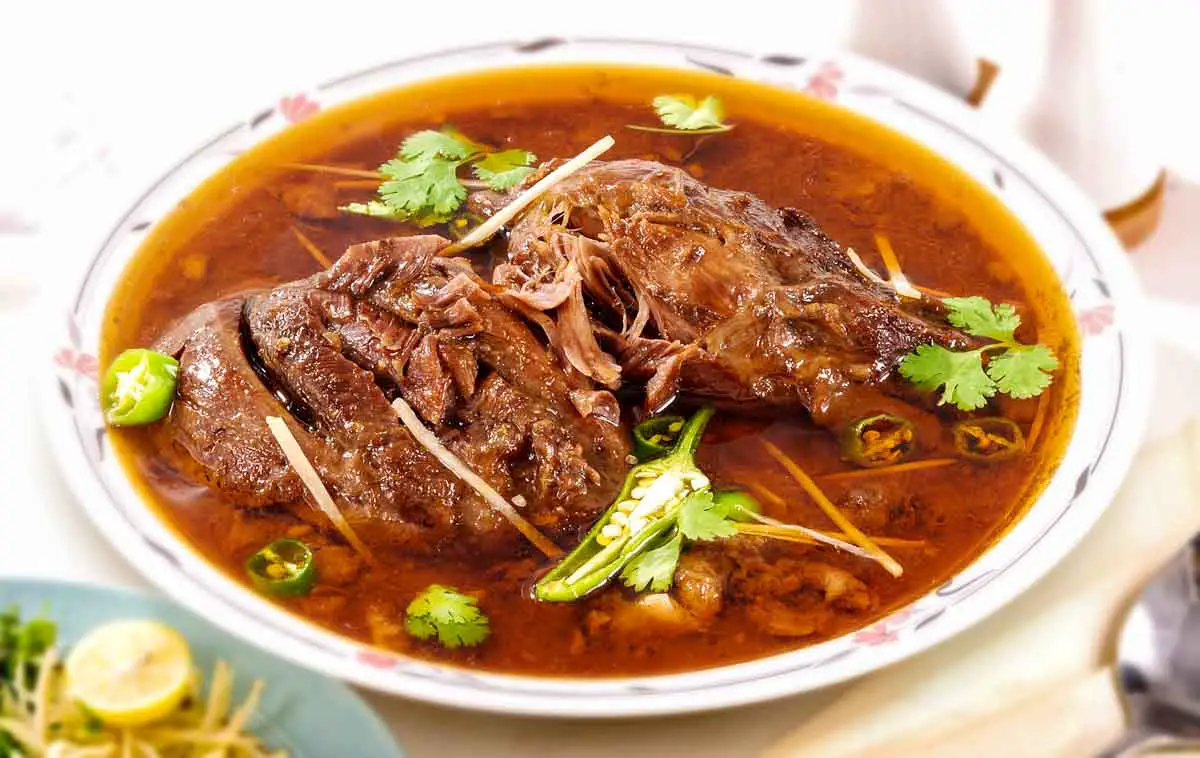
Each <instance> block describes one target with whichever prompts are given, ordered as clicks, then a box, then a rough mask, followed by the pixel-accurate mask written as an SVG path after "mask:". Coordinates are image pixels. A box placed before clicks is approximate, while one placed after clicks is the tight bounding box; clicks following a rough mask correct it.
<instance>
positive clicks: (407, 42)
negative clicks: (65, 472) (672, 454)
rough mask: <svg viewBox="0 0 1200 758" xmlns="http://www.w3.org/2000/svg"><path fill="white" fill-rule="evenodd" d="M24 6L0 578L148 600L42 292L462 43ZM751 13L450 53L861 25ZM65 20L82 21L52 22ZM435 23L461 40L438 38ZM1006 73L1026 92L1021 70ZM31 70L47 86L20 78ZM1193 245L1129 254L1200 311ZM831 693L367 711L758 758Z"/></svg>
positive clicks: (485, 730) (404, 722)
mask: <svg viewBox="0 0 1200 758" xmlns="http://www.w3.org/2000/svg"><path fill="white" fill-rule="evenodd" d="M24 5H25V6H33V5H38V6H42V7H43V9H42V10H41V11H37V10H35V9H29V10H22V11H16V13H28V14H34V13H36V14H38V15H37V17H33V16H32V15H30V16H28V17H24V18H20V19H19V23H17V24H11V23H3V22H0V26H3V27H6V31H16V32H21V31H24V32H26V33H25V34H16V35H12V36H15V37H21V38H22V39H17V40H16V44H15V45H12V44H10V43H11V42H12V41H13V40H8V41H6V42H5V44H4V45H0V72H4V73H2V74H0V76H6V77H7V79H6V80H0V84H2V85H3V89H2V90H0V97H3V98H4V101H5V102H6V103H7V104H9V105H12V104H13V103H15V106H14V107H5V108H4V109H3V112H4V113H5V114H6V118H7V119H8V121H7V123H5V124H4V126H2V127H0V129H3V130H4V132H3V134H4V136H5V139H3V140H0V145H2V146H0V166H3V167H4V171H3V172H0V347H2V348H3V356H4V358H3V360H2V361H0V367H2V369H0V397H2V398H4V399H5V401H6V402H5V403H4V409H5V413H4V419H3V421H4V423H3V424H2V425H0V451H2V452H3V455H0V493H2V494H0V524H2V525H3V526H2V527H0V534H2V535H3V537H4V539H3V544H2V545H0V576H3V575H34V576H44V577H53V578H59V579H67V580H77V581H86V582H95V583H103V584H113V585H127V586H135V587H145V586H147V583H146V582H145V580H144V579H142V578H141V577H140V576H139V575H138V573H137V572H136V571H135V570H134V569H133V568H131V567H130V566H129V565H128V564H127V563H125V561H124V560H123V559H122V557H121V556H120V555H118V554H117V553H116V552H115V551H114V550H113V549H112V548H110V547H109V546H108V545H107V544H106V543H105V542H104V541H103V539H102V538H101V537H100V536H99V534H98V533H97V532H96V531H95V530H94V529H93V528H92V527H91V525H90V524H89V523H88V522H87V521H86V519H85V517H84V516H83V514H82V512H81V511H80V509H79V508H78V507H76V505H75V503H74V501H73V498H72V497H71V495H70V494H69V493H68V492H67V491H66V489H65V486H64V485H63V483H62V482H61V481H60V479H59V477H58V475H57V471H56V468H55V462H54V461H53V460H52V458H51V453H50V450H49V448H48V445H47V443H46V440H45V435H44V433H43V432H42V430H41V428H40V426H39V419H38V416H37V410H36V408H35V406H34V404H33V402H32V399H31V398H32V395H31V392H30V389H31V388H30V387H29V382H30V376H31V373H32V372H30V371H29V368H30V366H29V365H28V363H27V362H26V361H25V360H24V357H25V356H30V355H40V354H41V353H40V351H37V350H35V349H34V347H35V344H36V341H37V340H38V332H37V331H36V329H31V326H32V325H33V324H34V322H33V316H34V304H35V301H36V296H37V293H38V291H39V290H42V289H45V288H49V287H53V286H54V272H55V271H56V270H59V269H61V267H63V266H68V265H72V262H73V261H75V260H77V259H78V258H79V257H80V256H84V255H87V254H89V253H90V252H91V250H92V243H93V241H94V240H95V239H96V237H97V235H98V234H99V233H100V232H101V231H103V230H104V228H105V225H106V224H107V223H109V222H110V221H111V220H112V219H113V218H115V217H116V216H117V213H118V212H119V211H120V209H121V208H122V206H123V204H124V203H126V202H127V201H128V200H129V198H130V197H131V196H132V194H133V193H134V192H136V190H137V189H138V188H140V187H142V186H144V185H145V184H146V183H147V181H148V180H149V179H152V178H153V177H154V176H155V175H156V174H157V173H160V172H161V171H162V170H163V169H164V168H165V167H166V166H169V165H170V164H171V163H172V162H173V161H174V160H175V159H177V158H178V156H179V155H180V154H181V153H182V152H183V151H185V150H186V149H188V148H189V147H190V146H192V145H194V144H197V143H198V142H200V141H201V140H202V139H203V138H204V137H205V136H207V135H209V134H211V133H212V132H214V131H215V130H216V129H218V128H220V127H223V126H224V125H226V124H227V123H231V122H233V121H235V120H237V119H238V118H240V117H242V116H243V115H244V114H246V113H250V112H253V111H254V110H255V109H256V108H257V107H258V106H259V105H260V104H261V103H263V102H271V101H273V100H274V99H275V98H276V97H277V96H278V95H279V93H281V92H289V91H292V90H294V89H299V88H303V87H304V86H306V85H307V84H310V83H311V82H313V81H319V80H322V79H325V78H328V77H329V76H330V75H333V74H337V73H342V72H344V71H348V70H354V69H358V68H363V67H366V66H368V65H370V64H372V63H376V62H378V61H380V60H385V59H387V58H392V57H398V56H401V55H410V54H413V53H415V52H418V51H420V50H428V49H434V48H437V47H439V46H444V45H445V44H449V43H450V41H447V40H443V39H438V38H437V35H435V34H434V33H433V32H432V31H428V30H425V31H421V30H420V26H419V24H420V22H423V21H429V20H430V19H415V20H414V19H412V18H410V17H408V16H406V15H405V14H404V13H401V12H399V11H397V8H401V7H409V8H411V7H412V5H413V4H409V3H395V2H393V3H386V4H382V3H381V4H378V5H372V4H370V3H365V2H363V1H362V0H360V1H359V2H356V3H353V4H339V5H323V6H320V7H316V6H313V7H305V6H303V5H296V4H289V5H288V6H286V7H287V8H288V10H287V11H283V10H277V11H274V12H273V11H271V10H268V9H265V7H260V4H250V3H241V4H237V3H225V2H216V3H212V2H210V3H205V4H201V6H202V7H203V8H204V10H203V12H200V11H198V10H197V11H195V14H196V15H195V17H193V18H185V17H181V16H180V15H179V14H181V13H183V12H184V11H180V10H176V9H175V8H174V7H172V8H170V9H169V10H168V8H167V5H166V4H153V5H149V4H147V5H145V6H138V7H137V10H136V11H134V10H130V9H131V8H132V7H133V6H127V8H126V9H127V10H128V11H129V12H127V13H124V14H123V13H121V12H120V9H121V6H120V4H117V7H116V8H114V6H113V4H111V3H87V4H83V3H80V4H79V6H78V7H75V8H71V7H70V5H69V4H68V5H67V7H64V6H63V5H62V4H60V3H55V4H32V3H27V4H24ZM261 5H262V6H265V5H266V4H261ZM740 5H741V6H742V9H743V12H742V13H741V14H739V16H738V18H734V19H731V20H730V22H729V23H725V22H722V23H720V24H716V23H714V22H713V21H712V19H711V18H708V17H706V14H704V13H700V12H693V13H685V12H682V11H680V10H679V9H678V8H679V6H678V4H675V3H672V4H670V6H671V7H670V8H669V9H667V8H664V9H662V10H661V11H659V10H655V9H654V8H649V7H648V4H645V3H641V4H633V3H630V4H629V5H628V7H629V8H638V7H639V6H647V7H642V8H641V15H640V16H639V17H638V18H639V19H640V20H639V21H638V23H637V24H635V26H636V27H637V28H636V29H630V28H629V25H630V21H629V17H627V16H625V15H624V14H622V13H619V12H616V10H615V9H616V8H618V7H621V6H622V3H621V2H615V3H609V4H606V5H605V6H603V7H600V6H597V7H595V9H594V10H593V11H588V12H587V14H588V15H587V21H586V26H585V27H584V26H580V24H583V23H584V22H583V21H581V20H576V21H571V22H568V21H566V20H564V18H563V15H562V14H563V12H564V10H563V7H562V6H561V4H553V5H549V4H547V5H543V6H541V7H540V8H539V10H538V11H537V12H535V13H522V12H519V9H518V10H514V9H513V8H512V5H511V4H505V5H503V6H497V5H496V4H488V6H487V7H488V8H490V10H489V11H488V12H486V13H482V12H481V11H475V12H471V11H468V10H466V8H469V7H470V6H469V5H468V6H462V8H463V10H461V11H457V10H456V11H455V14H454V15H455V16H456V17H458V22H457V23H458V24H459V25H460V26H462V27H464V29H463V30H462V31H460V32H456V33H455V34H454V39H453V40H452V42H453V43H456V44H462V43H464V42H466V41H470V40H471V39H480V40H482V39H497V38H530V37H537V36H542V35H543V34H571V33H575V34H583V33H586V34H587V35H589V36H606V35H608V36H615V35H623V36H628V35H630V34H638V36H643V37H650V38H660V39H662V38H666V39H689V40H693V41H698V42H704V43H710V44H717V45H722V46H728V47H743V48H750V49H760V50H770V51H788V50H791V49H795V48H796V47H800V48H804V47H811V46H813V45H820V46H828V45H830V44H836V43H837V41H838V40H839V39H841V37H842V35H844V33H845V25H846V20H847V18H848V15H847V11H846V9H845V7H844V6H842V7H838V8H833V9H831V8H830V7H829V6H831V5H833V4H827V3H823V2H820V1H819V0H814V1H812V2H801V3H796V4H794V11H793V12H792V13H793V14H794V17H795V18H803V23H799V22H797V21H794V20H793V21H790V22H789V23H786V24H783V23H760V22H761V21H762V20H763V19H766V18H769V16H768V15H766V14H768V13H774V12H773V11H769V10H768V9H769V8H770V7H771V6H772V5H773V4H755V3H746V2H743V3H741V4H740ZM1017 5H1021V4H1017ZM274 7H276V8H282V7H283V6H274ZM457 7H458V6H456V8H457ZM482 7H483V6H482V5H481V8H482ZM572 7H573V8H578V5H576V6H572ZM699 7H701V6H699V5H697V6H695V8H699ZM1022 7H1025V6H1022ZM335 8H336V9H337V10H335ZM574 12H575V13H579V14H580V17H579V18H580V19H582V18H583V17H584V16H583V12H582V11H574ZM974 12H976V13H977V14H980V15H979V16H978V17H977V18H976V21H977V22H978V21H979V19H981V18H982V19H985V23H984V24H983V26H984V27H985V28H983V29H980V28H979V24H978V23H976V25H975V27H973V28H974V32H973V33H974V34H975V35H976V36H975V37H973V39H977V40H978V44H979V46H980V51H981V52H982V53H990V54H994V55H996V56H999V57H1003V54H1005V51H1007V52H1008V54H1011V53H1012V49H1013V44H1012V40H1013V38H1014V35H1013V34H1011V32H1013V30H1014V29H1016V28H1021V23H1020V19H1017V20H1016V21H1012V20H1011V19H1009V20H1008V21H1002V20H997V18H994V17H993V18H988V17H987V16H985V15H982V14H986V13H988V12H989V11H987V10H984V9H981V8H979V7H975V9H974ZM3 13H4V14H5V15H8V14H11V13H13V11H5V12H3ZM411 13H416V11H412V12H411ZM422 13H428V10H426V11H422ZM481 13H482V15H480V14H481ZM350 14H353V15H350ZM992 14H993V16H994V15H995V14H994V12H992ZM568 15H569V13H568ZM67 17H70V18H71V19H72V21H71V23H67V24H61V23H59V22H62V21H63V19H65V18H67ZM10 20H11V19H10ZM414 21H415V22H417V27H415V28H416V31H414V27H413V26H412V24H413V23H414ZM1005 24H1007V26H1006V25H1005ZM440 25H441V26H442V27H445V26H447V25H449V26H453V25H454V24H453V23H452V22H447V21H445V20H443V21H442V22H441V24H440ZM466 27H470V28H469V29H468V28H466ZM387 28H391V29H394V30H395V32H394V34H393V35H392V36H391V37H389V35H388V34H387V33H385V32H384V31H382V30H383V29H387ZM39 30H40V33H38V31H39ZM1006 32H1007V33H1006ZM48 41H52V43H50V44H44V43H47V42H48ZM1006 44H1007V45H1008V47H1005V45H1006ZM989 45H990V47H989ZM1012 70H1013V71H1016V72H1017V73H1016V74H1014V76H1015V77H1016V78H1017V80H1018V81H1019V79H1020V76H1021V74H1020V67H1019V66H1016V65H1014V66H1013V67H1012ZM18 72H23V73H24V74H29V73H30V72H36V75H34V76H25V77H24V78H21V79H19V80H18V79H17V77H16V76H14V74H15V73H18ZM1196 239H1200V186H1195V185H1189V184H1186V183H1184V182H1182V181H1181V180H1172V182H1171V184H1170V186H1169V189H1168V194H1167V203H1166V209H1165V218H1164V221H1163V225H1162V227H1161V229H1160V230H1159V233H1158V234H1157V235H1156V236H1155V237H1154V238H1153V239H1152V240H1151V241H1150V242H1149V243H1148V244H1147V245H1145V246H1144V248H1143V249H1140V250H1138V251H1137V252H1136V253H1134V259H1135V262H1136V265H1137V267H1138V269H1139V272H1140V273H1141V275H1142V277H1143V279H1144V281H1145V283H1146V286H1147V289H1148V290H1149V291H1150V292H1152V293H1154V294H1157V295H1162V296H1170V297H1174V298H1177V299H1181V300H1185V301H1189V302H1194V303H1197V304H1200V294H1198V293H1197V292H1196V290H1195V282H1196V281H1198V280H1200V279H1198V276H1200V251H1198V250H1195V249H1194V242H1193V240H1196ZM1161 358H1162V361H1163V366H1164V368H1165V369H1166V370H1164V371H1161V372H1160V379H1159V384H1160V388H1159V392H1158V393H1157V394H1156V409H1155V416H1154V421H1153V431H1154V432H1155V433H1164V432H1166V431H1169V430H1171V429H1174V428H1175V427H1177V426H1178V425H1179V424H1180V423H1181V422H1182V420H1183V419H1184V418H1186V417H1187V416H1189V415H1197V414H1200V399H1198V398H1195V397H1193V394H1194V393H1193V392H1192V391H1191V389H1192V388H1194V387H1195V386H1197V379H1200V372H1198V371H1197V369H1196V367H1195V365H1193V364H1192V363H1190V362H1189V361H1187V360H1185V359H1183V358H1182V356H1178V355H1174V354H1172V353H1171V352H1169V351H1165V350H1164V351H1162V353H1161ZM829 695H830V693H824V694H823V695H821V696H818V697H812V696H810V697H806V698H793V699H791V700H785V701H780V702H777V703H773V704H770V705H762V706H756V707H752V708H747V709H740V710H734V711H727V712H723V713H718V714H712V715H706V716H700V717H686V718H677V719H659V720H655V721H653V722H648V721H647V722H608V723H604V722H594V723H572V722H552V721H537V720H528V719H515V718H505V717H499V716H487V715H478V714H471V713H466V712H456V711H452V710H448V709H442V708H435V707H429V706H424V705H420V704H416V703H412V702H407V701H399V700H387V699H385V698H379V697H372V702H373V703H374V704H375V705H376V706H377V707H378V708H379V709H380V711H381V712H382V713H383V714H384V715H385V717H386V718H387V719H388V721H389V723H391V724H392V725H393V726H394V728H395V730H396V732H397V734H398V735H399V736H400V737H401V739H402V741H403V743H404V744H405V745H406V746H407V747H408V748H409V751H410V753H411V755H413V756H416V757H417V758H422V757H423V756H440V757H444V758H454V757H455V756H475V755H481V756H483V755H487V756H498V757H500V758H504V757H505V756H528V755H539V756H556V755H562V756H566V755H570V756H584V757H586V756H597V757H599V756H605V758H609V757H610V756H613V755H626V754H637V755H641V754H646V755H662V756H673V755H677V756H684V755H687V756H696V757H699V758H702V757H703V756H743V755H746V756H748V755H752V754H754V753H755V752H756V751H757V750H758V749H760V748H761V747H762V746H764V745H766V744H767V743H768V742H769V741H771V740H773V739H775V738H777V737H778V736H780V735H782V734H783V733H784V731H786V730H787V729H788V728H789V727H790V726H792V725H794V724H795V723H796V722H797V721H798V720H799V719H801V718H803V715H804V713H806V712H809V711H810V710H811V709H812V708H814V707H816V706H818V705H819V704H820V702H821V700H822V698H824V697H828V696H829Z"/></svg>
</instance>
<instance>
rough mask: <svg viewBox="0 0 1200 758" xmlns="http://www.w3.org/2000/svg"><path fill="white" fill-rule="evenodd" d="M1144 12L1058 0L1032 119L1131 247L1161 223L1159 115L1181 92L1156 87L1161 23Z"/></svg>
mask: <svg viewBox="0 0 1200 758" xmlns="http://www.w3.org/2000/svg"><path fill="white" fill-rule="evenodd" d="M1146 10H1147V9H1146V7H1145V6H1144V5H1143V4H1141V3H1112V2H1108V0H1054V3H1053V11H1052V14H1051V21H1050V35H1049V49H1050V55H1049V56H1047V58H1046V65H1045V70H1044V74H1043V76H1042V83H1041V87H1040V88H1039V91H1038V94H1037V97H1036V99H1035V100H1034V102H1033V104H1032V106H1031V108H1030V110H1029V112H1028V114H1027V117H1026V134H1027V135H1028V137H1029V138H1030V140H1031V141H1032V142H1033V143H1034V144H1035V145H1037V146H1038V147H1039V148H1041V150H1042V151H1043V152H1045V153H1046V154H1047V155H1048V156H1049V157H1050V158H1051V159H1052V160H1054V161H1055V162H1056V163H1057V164H1058V165H1059V166H1060V167H1061V168H1062V169H1063V170H1064V171H1066V172H1067V174H1069V175H1070V176H1071V178H1073V179H1074V180H1075V181H1076V182H1078V183H1079V185H1080V186H1081V187H1082V188H1083V190H1084V191H1085V192H1086V193H1087V194H1088V195H1089V196H1090V197H1091V198H1092V200H1093V201H1095V203H1096V205H1098V206H1099V207H1100V208H1102V209H1103V210H1104V212H1105V217H1106V218H1107V219H1108V220H1109V223H1110V224H1112V226H1113V228H1114V230H1115V231H1116V232H1117V235H1118V236H1119V237H1120V238H1121V241H1122V242H1123V243H1125V245H1126V247H1133V246H1135V245H1137V244H1139V243H1140V242H1142V241H1143V240H1145V239H1146V237H1148V236H1149V235H1150V234H1151V233H1152V232H1153V231H1154V229H1155V228H1156V227H1157V226H1158V222H1159V218H1160V216H1161V211H1162V195H1163V186H1164V176H1165V175H1164V171H1163V159H1164V146H1163V144H1162V143H1161V142H1160V140H1158V139H1157V138H1156V137H1157V134H1156V132H1157V127H1156V125H1155V121H1156V120H1157V119H1160V118H1162V109H1161V106H1162V104H1163V103H1164V101H1165V99H1166V98H1169V97H1171V96H1172V95H1173V94H1174V93H1171V92H1169V91H1164V88H1162V87H1161V86H1155V84H1156V79H1155V76H1154V74H1155V73H1157V72H1156V71H1155V69H1156V66H1154V61H1153V59H1152V58H1151V57H1149V56H1146V55H1144V54H1143V51H1145V50H1147V49H1149V48H1153V47H1154V46H1155V43H1156V37H1157V36H1158V32H1159V31H1160V30H1161V29H1160V28H1158V26H1157V25H1154V24H1147V23H1144V21H1145V20H1146V19H1145V13H1144V12H1145V11H1146ZM1159 20H1160V21H1162V20H1164V19H1159ZM1151 31H1153V32H1154V34H1153V36H1152V35H1151Z"/></svg>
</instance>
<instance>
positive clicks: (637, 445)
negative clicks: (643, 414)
mask: <svg viewBox="0 0 1200 758" xmlns="http://www.w3.org/2000/svg"><path fill="white" fill-rule="evenodd" d="M684 423H685V420H684V418H683V417H682V416H652V417H651V418H648V419H645V420H644V421H642V423H640V424H638V425H637V426H635V427H634V428H633V454H634V455H636V456H637V459H638V460H639V461H643V462H644V461H649V460H653V459H655V458H658V457H660V456H663V455H666V454H667V453H669V452H671V448H673V447H675V441H676V440H677V439H679V433H680V432H681V431H682V430H683V425H684Z"/></svg>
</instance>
